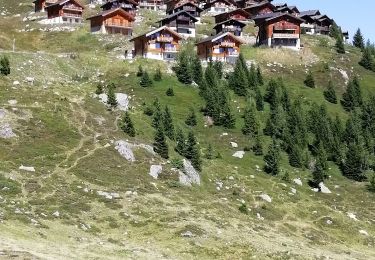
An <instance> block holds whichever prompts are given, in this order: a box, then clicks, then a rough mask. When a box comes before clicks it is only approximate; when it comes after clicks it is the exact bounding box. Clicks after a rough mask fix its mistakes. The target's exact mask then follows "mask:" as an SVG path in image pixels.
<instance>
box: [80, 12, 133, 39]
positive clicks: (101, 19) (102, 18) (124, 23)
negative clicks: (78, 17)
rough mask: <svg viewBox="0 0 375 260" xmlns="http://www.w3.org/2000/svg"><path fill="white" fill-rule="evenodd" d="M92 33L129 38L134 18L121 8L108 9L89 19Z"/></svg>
mask: <svg viewBox="0 0 375 260" xmlns="http://www.w3.org/2000/svg"><path fill="white" fill-rule="evenodd" d="M87 20H90V28H91V32H92V33H102V34H116V33H119V34H123V35H127V36H131V35H132V33H133V22H134V20H135V19H134V16H133V15H131V14H130V13H128V12H126V11H124V9H122V8H120V7H119V8H116V9H109V10H106V11H103V12H101V13H99V14H97V15H95V16H91V17H89V18H88V19H87Z"/></svg>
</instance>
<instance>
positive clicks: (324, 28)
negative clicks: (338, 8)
mask: <svg viewBox="0 0 375 260" xmlns="http://www.w3.org/2000/svg"><path fill="white" fill-rule="evenodd" d="M315 29H316V30H317V31H320V32H329V27H328V26H316V27H315Z"/></svg>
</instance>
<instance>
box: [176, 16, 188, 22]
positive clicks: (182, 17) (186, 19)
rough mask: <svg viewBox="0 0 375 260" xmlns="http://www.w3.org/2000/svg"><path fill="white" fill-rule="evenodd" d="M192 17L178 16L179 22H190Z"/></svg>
mask: <svg viewBox="0 0 375 260" xmlns="http://www.w3.org/2000/svg"><path fill="white" fill-rule="evenodd" d="M190 19H191V18H190V17H187V16H183V15H179V16H177V20H179V21H190Z"/></svg>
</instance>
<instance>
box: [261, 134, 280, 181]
mask: <svg viewBox="0 0 375 260" xmlns="http://www.w3.org/2000/svg"><path fill="white" fill-rule="evenodd" d="M264 162H265V166H264V171H265V172H266V173H268V174H271V175H278V174H279V171H280V148H279V145H278V144H277V141H276V139H273V140H272V143H271V145H270V146H269V147H268V151H267V154H266V155H265V156H264Z"/></svg>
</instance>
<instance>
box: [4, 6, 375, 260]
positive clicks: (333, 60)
mask: <svg viewBox="0 0 375 260" xmlns="http://www.w3.org/2000/svg"><path fill="white" fill-rule="evenodd" d="M3 2H4V3H3ZM25 2H26V1H25ZM6 3H9V1H0V5H1V6H3V4H4V6H8V5H9V4H7V5H5V4H6ZM6 8H8V9H10V8H12V10H11V12H12V13H14V14H16V13H21V12H25V11H26V10H27V8H26V7H25V6H24V5H21V6H19V7H18V8H19V9H15V8H16V7H14V5H11V6H9V7H6ZM13 8H14V10H13ZM150 19H156V18H150ZM25 24H26V23H23V22H22V17H10V18H6V19H1V21H0V28H1V30H0V31H1V33H0V48H2V49H5V50H6V53H7V55H9V57H10V59H11V61H12V67H13V68H18V69H19V70H16V69H13V70H12V74H11V75H10V76H9V77H8V78H0V86H1V87H0V104H1V105H0V107H3V108H5V109H6V111H8V114H9V118H7V120H9V122H10V124H11V125H12V126H13V128H14V130H15V133H16V134H17V135H18V137H17V138H15V139H10V140H3V139H2V140H0V145H1V147H2V148H3V149H1V150H0V158H1V160H0V173H1V175H2V176H5V177H7V178H12V179H14V181H13V182H12V183H11V184H12V185H13V186H12V187H13V188H12V189H11V190H10V191H1V190H0V195H1V196H2V197H3V198H5V201H3V199H0V201H1V202H0V203H1V209H0V213H1V214H0V219H3V223H2V224H0V230H1V234H2V236H1V238H0V251H5V253H6V254H8V253H9V254H11V253H10V252H11V251H12V252H13V253H14V251H17V252H18V254H19V255H20V256H27V255H28V254H31V255H35V256H39V257H42V258H84V257H89V258H95V257H99V258H103V257H105V258H113V259H115V258H119V257H134V258H143V259H154V258H173V259H175V258H181V259H192V258H195V259H202V258H222V259H228V258H231V259H240V258H244V259H246V258H249V257H251V256H258V257H260V258H279V259H284V258H285V259H288V258H304V259H305V258H322V257H323V256H327V257H332V258H335V259H352V258H359V259H368V258H371V257H375V255H374V253H373V252H374V250H373V249H374V234H375V229H374V218H375V217H374V206H375V205H374V195H372V194H369V193H367V192H366V191H365V187H364V184H358V183H353V182H350V181H348V180H346V179H344V178H343V177H342V176H341V175H340V173H339V171H338V169H337V168H336V167H334V166H333V165H332V170H331V171H330V175H331V179H330V180H329V181H328V182H327V186H328V187H330V188H331V190H332V191H333V193H332V194H330V195H324V194H317V193H314V192H312V191H311V190H310V189H309V188H308V187H307V185H306V181H307V180H308V178H309V172H308V171H301V170H296V169H292V168H291V167H289V166H288V165H287V160H286V157H285V158H284V161H283V167H282V168H283V171H288V172H289V173H290V175H291V178H295V177H301V179H302V180H303V182H304V185H303V186H302V187H300V186H296V185H295V184H293V183H292V182H285V181H282V180H281V179H279V178H274V177H270V176H268V175H266V174H264V173H262V172H258V171H256V166H257V165H259V166H260V167H262V165H263V161H262V158H260V157H256V156H253V155H252V154H250V153H247V154H246V155H245V158H244V159H242V160H240V159H236V158H233V157H232V156H231V155H232V154H233V153H234V152H235V151H236V149H233V148H231V147H230V141H235V142H237V143H238V144H239V145H240V148H239V149H242V148H243V147H245V146H246V145H247V140H246V139H245V138H244V137H242V135H241V133H240V130H238V129H240V125H241V119H240V116H241V113H237V117H238V120H237V121H238V127H237V130H231V131H227V130H225V129H220V128H217V127H214V128H205V127H203V118H201V117H200V118H199V124H198V126H197V127H196V128H195V129H193V130H194V132H195V133H196V134H197V137H198V139H199V142H200V145H201V148H202V151H204V149H205V148H206V147H207V146H208V144H209V143H211V144H212V145H213V146H214V148H215V151H217V152H220V153H221V154H222V156H223V159H221V160H214V161H205V162H204V170H203V172H202V179H203V184H202V186H200V187H193V188H183V187H179V186H178V185H177V186H176V180H177V176H175V175H174V174H172V172H170V171H169V168H170V166H169V165H167V166H166V167H165V169H166V171H165V173H163V176H162V177H161V179H160V180H157V181H155V180H153V179H152V178H150V177H149V176H148V174H147V173H148V170H149V166H150V164H151V163H153V164H156V163H158V162H160V161H161V160H160V159H159V158H153V157H152V156H150V155H149V154H147V153H146V152H144V151H143V150H137V151H136V157H137V161H136V162H135V163H133V164H130V163H128V162H126V161H124V159H122V158H121V157H120V156H119V155H118V154H117V152H116V151H115V150H114V147H113V145H111V146H109V147H107V146H106V144H108V143H109V144H111V142H112V141H113V140H118V139H128V137H127V136H126V135H124V134H123V133H121V131H119V130H118V127H117V124H116V122H117V121H116V120H117V119H118V117H119V116H120V115H121V113H119V112H110V111H107V110H106V109H105V107H104V106H103V105H102V104H100V103H99V102H98V101H97V100H96V99H94V98H92V93H93V92H94V90H95V86H96V84H97V82H99V81H114V82H116V83H117V85H118V89H117V90H116V91H117V92H123V93H127V94H130V95H132V97H133V98H132V101H131V105H132V107H133V109H132V111H131V114H132V117H133V118H134V122H135V126H136V128H137V132H138V134H137V137H136V138H134V139H131V141H134V142H141V143H146V144H151V143H152V138H153V130H152V128H151V126H150V118H148V117H147V116H145V115H144V114H143V113H142V107H143V104H144V103H146V104H151V103H152V101H153V100H154V98H155V97H158V98H159V99H160V102H161V103H162V104H163V106H164V105H166V104H168V105H169V106H170V108H171V110H172V113H173V116H174V118H175V121H176V124H177V125H179V126H181V127H183V128H184V130H185V131H188V130H189V129H188V128H187V127H186V126H184V123H183V121H184V119H185V117H186V115H187V114H188V111H189V108H190V107H196V108H197V110H198V108H199V107H201V106H202V100H201V99H200V97H199V96H198V93H197V90H196V89H194V88H192V87H188V86H183V85H181V84H180V83H178V82H177V80H176V79H175V77H173V76H172V75H166V74H165V75H164V79H163V81H162V82H160V83H155V86H154V87H153V88H151V89H142V88H140V87H138V79H137V78H136V77H135V75H134V73H135V71H136V70H137V67H138V64H142V65H143V66H144V67H147V68H148V69H149V71H152V70H154V69H155V68H156V67H157V66H159V65H160V66H163V68H165V66H166V65H165V64H161V63H158V62H154V61H145V60H137V61H135V62H132V63H130V62H123V61H120V60H118V59H116V58H115V57H116V56H117V55H118V54H119V52H118V51H116V50H115V49H114V48H115V47H121V46H122V43H123V42H124V40H123V39H121V40H117V39H113V38H110V39H109V40H108V39H105V38H103V37H97V36H92V35H90V34H88V33H87V25H86V26H85V27H84V28H81V29H79V30H77V31H75V32H72V33H67V32H60V33H44V32H37V31H35V32H31V33H17V31H16V30H17V29H22V28H25ZM29 24H30V26H31V27H35V28H38V27H39V26H40V25H38V24H36V23H35V22H30V23H29ZM203 29H205V28H203ZM13 38H16V46H17V50H18V52H16V53H11V52H9V51H8V50H10V49H11V45H12V39H13ZM315 39H316V38H313V37H306V38H304V44H305V46H306V48H305V50H304V51H303V54H301V55H296V53H294V52H290V51H285V50H268V49H262V48H260V49H255V48H252V47H244V49H243V51H244V53H245V56H246V57H247V58H248V59H252V60H256V62H258V63H260V65H261V66H262V68H263V70H264V72H265V74H266V75H267V78H269V77H278V76H282V77H283V78H284V80H285V82H286V83H287V85H288V89H290V91H291V93H292V95H293V97H295V98H303V99H304V100H305V102H307V103H308V102H318V103H323V102H324V103H326V102H325V101H324V99H323V98H322V90H323V88H324V86H325V85H326V82H327V78H329V77H330V78H332V79H334V81H335V84H336V86H337V90H338V92H339V93H342V91H343V90H344V80H343V78H342V76H341V74H339V73H338V72H337V71H335V70H330V71H322V68H323V64H324V62H327V63H328V64H329V65H330V66H333V67H336V68H340V69H344V70H346V71H347V72H348V73H349V74H354V73H356V74H359V75H360V77H361V82H362V84H363V91H364V92H365V93H366V92H371V93H374V91H375V89H374V87H375V86H374V84H373V82H375V74H374V73H369V72H367V71H364V70H363V69H362V68H360V67H359V66H358V65H357V62H358V59H359V55H360V54H359V52H358V51H356V50H354V49H351V48H349V51H350V54H348V55H345V56H344V57H341V56H340V55H337V54H336V53H335V52H334V51H333V50H332V43H329V46H328V47H324V46H323V45H322V44H320V41H317V40H315ZM37 51H43V52H42V53H40V52H39V53H35V52H37ZM63 53H76V55H74V57H72V58H70V57H67V56H66V55H65V54H63ZM316 59H318V61H317V62H316V61H315V60H316ZM346 59H349V60H346ZM274 61H276V62H279V63H281V64H283V67H280V66H279V65H278V64H276V65H270V63H273V62H274ZM312 61H314V62H312ZM352 66H353V72H351V70H352V68H351V67H352ZM306 69H311V70H313V71H314V72H315V75H316V76H317V82H318V88H317V89H314V90H311V89H307V88H305V87H303V85H302V81H303V79H304V77H305V71H306ZM163 71H164V69H163ZM292 71H293V72H292ZM127 73H129V76H128V77H126V76H125V75H126V74H127ZM28 76H33V77H35V80H36V82H35V84H34V85H33V86H30V85H28V84H27V83H25V82H24V79H25V78H26V77H28ZM15 80H18V81H20V82H21V85H20V86H18V87H13V86H12V82H13V81H15ZM168 87H173V88H174V91H175V94H176V96H175V97H167V96H166V95H165V91H166V89H167V88H168ZM11 99H16V100H17V101H18V103H17V104H16V105H9V103H8V100H11ZM232 102H233V107H234V108H235V107H237V106H238V105H237V104H243V103H244V100H242V99H240V98H238V97H236V96H233V98H232ZM326 104H327V106H328V108H329V111H330V112H331V113H332V114H335V113H339V114H340V115H341V116H345V113H344V111H343V110H342V109H341V107H340V106H339V105H336V106H335V105H329V104H328V103H326ZM240 110H241V111H242V110H243V109H242V105H240ZM264 114H266V112H265V113H264ZM99 117H100V118H102V119H104V123H103V124H99V123H98V118H99ZM259 117H260V118H262V119H265V118H266V116H265V115H261V114H260V115H259ZM223 132H228V133H229V135H228V136H221V135H222V133H223ZM266 141H267V140H266ZM174 157H178V156H177V155H176V154H172V158H174ZM21 164H24V165H32V166H34V167H35V168H36V173H27V172H22V171H19V170H18V167H19V166H20V165H21ZM251 175H253V176H254V178H252V177H251ZM229 176H233V177H234V180H230V179H229ZM0 181H2V182H4V179H1V178H0ZM217 181H221V182H223V189H222V190H220V191H218V190H217V189H216V186H217V185H216V184H215V183H216V182H217ZM2 182H0V183H2ZM6 182H7V185H8V186H10V185H11V184H10V183H9V180H7V181H6ZM285 185H286V186H285ZM335 185H338V187H337V188H334V186H335ZM85 187H86V188H88V189H89V190H90V191H89V192H85V191H84V188H85ZM292 187H294V188H296V189H297V194H296V195H291V194H290V191H291V188H292ZM19 190H21V191H22V193H17V191H19ZM97 190H104V191H111V192H112V191H116V192H119V193H120V195H121V197H122V198H121V199H118V200H106V199H103V198H102V197H100V196H98V195H97V194H96V191H97ZM126 191H137V193H138V195H136V196H135V195H132V196H126V195H125V192H126ZM261 193H267V194H269V195H270V196H271V197H272V199H273V200H272V203H265V202H263V201H262V200H260V199H259V195H260V194H261ZM242 199H243V200H245V201H246V204H247V205H248V207H249V209H251V211H250V213H249V215H244V214H241V213H240V212H239V211H238V206H239V205H240V200H242ZM56 210H58V211H59V212H60V214H61V215H60V217H59V219H56V218H55V217H53V216H52V213H53V212H55V211H56ZM19 211H21V212H22V213H19ZM347 212H354V213H355V214H356V215H357V217H358V219H359V221H354V220H352V219H350V218H348V217H347V215H346V214H347ZM257 213H259V214H260V216H262V217H264V220H259V219H258V218H257ZM2 215H3V217H1V216H2ZM34 220H36V221H37V222H38V223H39V224H37V225H34V224H33V223H34ZM327 220H332V221H333V224H332V225H328V224H327ZM88 224H89V225H90V227H91V228H89V229H88V230H85V228H84V226H83V225H85V226H87V225H88ZM360 229H364V230H366V231H367V232H368V233H369V234H370V236H368V237H365V236H363V235H360V234H359V232H358V231H359V230H360ZM187 230H189V231H191V232H193V233H194V234H195V237H194V238H182V237H181V235H180V234H181V233H182V232H184V231H187ZM57 248H58V249H57Z"/></svg>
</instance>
